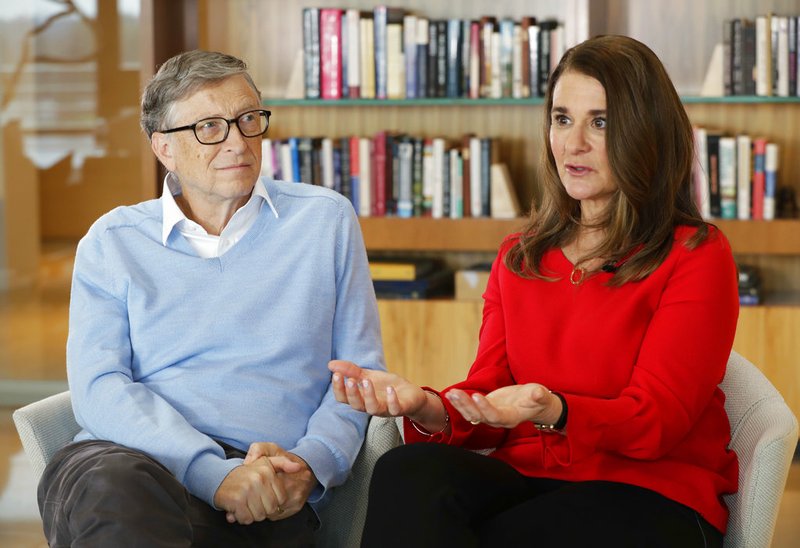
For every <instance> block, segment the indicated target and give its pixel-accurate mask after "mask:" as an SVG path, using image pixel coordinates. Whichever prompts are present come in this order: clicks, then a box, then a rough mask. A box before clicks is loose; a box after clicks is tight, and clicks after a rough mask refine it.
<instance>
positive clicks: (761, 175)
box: [753, 139, 767, 221]
mask: <svg viewBox="0 0 800 548" xmlns="http://www.w3.org/2000/svg"><path fill="white" fill-rule="evenodd" d="M766 154H767V141H766V139H754V140H753V219H754V220H756V221H762V220H764V194H765V190H766Z"/></svg>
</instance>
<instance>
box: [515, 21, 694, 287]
mask: <svg viewBox="0 0 800 548" xmlns="http://www.w3.org/2000/svg"><path fill="white" fill-rule="evenodd" d="M568 71H572V72H577V73H580V74H583V75H585V76H589V77H591V78H594V79H596V80H597V81H598V82H600V84H601V85H602V86H603V88H604V89H605V92H606V112H607V120H608V126H607V129H606V150H607V153H608V162H609V166H610V169H611V173H612V175H613V176H614V179H615V181H616V183H617V186H618V188H617V191H616V192H615V193H614V195H613V196H612V198H611V200H610V202H609V206H608V209H607V210H606V213H605V216H604V217H603V218H601V219H600V220H599V221H597V222H596V223H594V224H592V225H589V226H591V227H593V228H599V229H602V230H603V231H605V239H604V241H603V242H602V243H601V244H600V245H599V246H598V247H597V248H595V249H594V250H593V251H592V252H591V254H590V256H588V257H585V258H584V259H585V260H588V259H591V258H595V257H604V258H607V259H609V260H611V261H614V262H618V261H621V264H620V266H619V268H618V269H617V271H616V273H615V274H614V276H613V278H612V279H611V281H610V284H611V285H615V286H618V285H621V284H623V283H625V282H628V281H633V280H641V279H643V278H645V277H646V276H648V275H649V274H650V273H651V272H653V271H654V270H655V269H656V268H657V267H658V266H659V265H660V264H661V263H662V262H663V261H664V259H665V258H666V257H667V255H668V254H669V252H670V250H671V249H672V244H673V236H674V229H675V227H676V226H678V225H690V226H696V227H698V230H697V232H696V234H695V235H694V236H693V237H692V238H691V240H689V241H688V242H687V245H688V246H689V247H695V246H697V245H698V244H699V243H700V242H702V241H703V240H704V239H705V237H706V236H707V234H708V225H707V224H706V223H705V222H704V221H703V219H702V217H701V216H700V213H699V211H698V210H697V206H696V204H695V203H694V200H693V197H692V190H691V189H692V163H693V161H694V144H693V136H692V126H691V123H690V122H689V118H688V116H687V115H686V111H685V109H684V107H683V103H682V102H681V100H680V97H679V96H678V93H677V92H676V91H675V87H674V86H673V85H672V81H671V80H670V78H669V75H668V74H667V71H666V69H665V68H664V66H663V65H662V64H661V61H660V60H659V59H658V57H656V55H655V54H654V53H653V52H652V51H651V50H650V49H649V48H648V47H647V46H645V45H644V44H642V43H641V42H638V41H637V40H634V39H633V38H629V37H625V36H599V37H596V38H592V39H589V40H587V41H585V42H583V43H581V44H579V45H577V46H575V47H573V48H571V49H569V50H568V51H567V52H566V53H565V54H564V56H563V57H562V59H561V61H560V62H559V64H558V66H557V67H556V69H555V70H554V71H553V73H552V75H551V77H550V81H549V83H548V87H547V95H546V97H545V123H544V145H545V146H544V148H543V155H542V156H543V158H542V161H541V162H540V181H541V183H542V198H541V202H540V203H538V204H534V207H533V208H532V211H531V217H530V220H529V222H528V223H527V224H526V226H525V228H524V229H523V230H522V234H521V236H520V238H519V240H518V241H517V242H516V243H515V244H514V245H513V246H512V247H511V248H510V249H509V252H508V253H507V254H506V256H505V264H506V266H507V267H508V268H509V269H510V270H511V271H512V272H515V273H516V274H518V275H520V276H523V277H537V278H542V279H547V280H552V279H554V278H552V277H548V275H547V273H545V272H542V269H541V261H542V257H543V255H544V253H545V252H546V251H547V250H549V249H553V248H556V247H561V246H563V245H565V244H567V243H569V242H570V241H572V240H573V239H574V238H575V237H576V235H577V233H578V230H579V228H580V227H581V222H582V221H581V218H580V204H579V202H578V201H577V200H575V199H573V198H571V197H570V196H569V195H568V194H567V193H566V191H565V190H564V186H563V185H562V184H561V180H560V178H559V176H558V170H557V167H556V163H555V159H554V157H553V151H552V148H551V146H550V126H551V123H552V118H551V115H550V114H551V110H552V107H553V90H554V88H555V86H556V84H557V83H558V81H559V78H560V77H561V76H562V75H563V74H564V73H566V72H568ZM584 226H587V225H584Z"/></svg>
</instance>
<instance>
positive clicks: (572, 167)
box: [564, 164, 592, 177]
mask: <svg viewBox="0 0 800 548" xmlns="http://www.w3.org/2000/svg"><path fill="white" fill-rule="evenodd" d="M564 168H565V169H566V170H567V173H569V174H570V175H574V176H576V177H580V176H581V175H586V174H587V173H589V172H590V171H592V170H591V168H589V167H587V166H582V165H578V164H564Z"/></svg>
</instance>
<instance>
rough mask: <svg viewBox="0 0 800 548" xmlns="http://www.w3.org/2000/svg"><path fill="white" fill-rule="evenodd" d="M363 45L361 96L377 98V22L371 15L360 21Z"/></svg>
mask: <svg viewBox="0 0 800 548" xmlns="http://www.w3.org/2000/svg"><path fill="white" fill-rule="evenodd" d="M359 29H360V31H361V32H360V33H359V35H360V41H359V43H360V45H361V64H360V67H361V97H362V98H363V99H374V98H375V35H374V32H375V24H374V21H373V20H372V18H371V17H369V18H367V17H365V18H363V19H361V20H360V21H359Z"/></svg>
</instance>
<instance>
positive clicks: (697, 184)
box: [692, 126, 711, 219]
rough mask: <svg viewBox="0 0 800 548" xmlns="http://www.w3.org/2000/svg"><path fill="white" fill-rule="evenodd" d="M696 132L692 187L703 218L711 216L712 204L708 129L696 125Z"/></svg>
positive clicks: (694, 132)
mask: <svg viewBox="0 0 800 548" xmlns="http://www.w3.org/2000/svg"><path fill="white" fill-rule="evenodd" d="M692 131H693V134H694V163H693V165H692V188H693V194H694V199H695V204H696V205H697V209H698V211H699V212H700V215H701V216H702V217H703V219H709V218H711V204H710V202H709V188H708V144H707V142H706V130H705V128H702V127H697V126H695V127H694V128H692Z"/></svg>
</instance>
